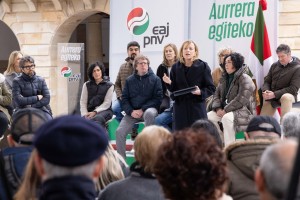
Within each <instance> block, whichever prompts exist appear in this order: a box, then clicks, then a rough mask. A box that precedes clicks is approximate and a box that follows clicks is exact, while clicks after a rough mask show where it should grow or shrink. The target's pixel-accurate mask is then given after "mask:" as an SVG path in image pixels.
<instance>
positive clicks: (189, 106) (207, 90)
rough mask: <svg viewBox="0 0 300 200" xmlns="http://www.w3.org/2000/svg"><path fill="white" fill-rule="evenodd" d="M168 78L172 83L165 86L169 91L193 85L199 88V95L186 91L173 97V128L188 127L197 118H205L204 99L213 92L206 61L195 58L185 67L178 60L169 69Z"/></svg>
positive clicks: (213, 87)
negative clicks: (190, 64)
mask: <svg viewBox="0 0 300 200" xmlns="http://www.w3.org/2000/svg"><path fill="white" fill-rule="evenodd" d="M170 78H171V81H172V83H171V85H167V87H168V89H169V90H170V91H171V92H174V91H177V90H181V89H185V88H188V87H193V86H198V87H199V89H200V90H201V95H194V94H192V93H188V94H185V95H181V96H177V97H174V100H175V104H174V105H173V108H174V110H173V114H174V118H175V119H174V121H175V130H180V129H183V128H186V127H189V126H191V125H192V124H193V123H194V122H195V121H196V120H198V119H207V112H206V105H205V99H206V98H207V97H209V96H210V95H212V94H213V93H214V92H215V86H214V84H213V81H212V77H211V71H210V68H209V66H208V65H207V63H206V62H204V61H202V60H200V59H197V60H195V61H194V62H193V64H192V66H191V67H186V66H185V65H184V64H183V63H181V62H180V61H178V62H176V63H175V64H174V65H173V67H172V69H171V74H170Z"/></svg>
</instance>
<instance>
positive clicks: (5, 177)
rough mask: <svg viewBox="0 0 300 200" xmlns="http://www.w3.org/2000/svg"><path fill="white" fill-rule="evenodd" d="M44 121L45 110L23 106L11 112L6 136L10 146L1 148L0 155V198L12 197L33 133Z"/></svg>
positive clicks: (21, 172)
mask: <svg viewBox="0 0 300 200" xmlns="http://www.w3.org/2000/svg"><path fill="white" fill-rule="evenodd" d="M46 121H47V118H46V116H45V112H43V111H42V110H39V109H36V108H24V109H22V110H19V111H18V112H16V113H14V114H13V116H12V124H11V129H10V134H9V135H8V136H7V140H8V143H9V146H10V147H7V148H5V149H3V150H2V152H1V155H0V157H2V158H0V172H1V173H0V199H3V200H6V199H12V197H13V195H14V194H15V192H16V190H17V189H18V188H19V186H20V183H21V177H22V175H23V171H24V169H25V166H26V165H27V163H28V160H29V157H30V154H31V152H32V149H33V147H32V141H33V136H34V133H35V131H36V130H37V129H38V128H39V127H40V126H41V125H42V124H44V123H45V122H46ZM3 162H4V163H3Z"/></svg>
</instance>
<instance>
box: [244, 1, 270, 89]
mask: <svg viewBox="0 0 300 200" xmlns="http://www.w3.org/2000/svg"><path fill="white" fill-rule="evenodd" d="M266 9H267V2H266V0H260V1H259V7H258V11H257V15H256V21H255V28H254V32H253V35H252V41H251V46H250V47H251V51H250V56H249V63H248V64H249V67H250V70H251V72H252V74H253V77H252V78H253V79H255V81H256V84H257V88H258V89H260V88H261V87H262V85H263V83H264V77H265V76H266V75H267V74H268V72H269V69H270V67H271V65H272V63H273V59H272V53H271V49H270V42H269V36H268V31H267V27H266V23H265V19H264V14H263V11H264V10H266Z"/></svg>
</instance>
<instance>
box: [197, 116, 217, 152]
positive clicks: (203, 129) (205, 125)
mask: <svg viewBox="0 0 300 200" xmlns="http://www.w3.org/2000/svg"><path fill="white" fill-rule="evenodd" d="M191 128H192V129H193V130H194V131H196V132H199V133H204V134H210V135H211V136H213V137H214V139H215V140H216V142H217V144H218V145H219V147H221V148H222V147H223V143H222V139H221V136H220V134H219V131H218V129H217V127H216V126H215V125H214V123H212V122H211V121H210V120H208V119H199V120H197V121H195V122H194V123H193V124H192V127H191Z"/></svg>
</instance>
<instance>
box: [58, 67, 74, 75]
mask: <svg viewBox="0 0 300 200" xmlns="http://www.w3.org/2000/svg"><path fill="white" fill-rule="evenodd" d="M60 74H61V75H62V76H63V77H70V76H71V75H72V69H71V68H70V67H67V66H64V67H63V68H61V70H60Z"/></svg>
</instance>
